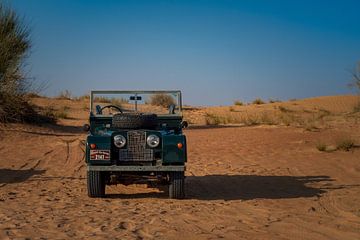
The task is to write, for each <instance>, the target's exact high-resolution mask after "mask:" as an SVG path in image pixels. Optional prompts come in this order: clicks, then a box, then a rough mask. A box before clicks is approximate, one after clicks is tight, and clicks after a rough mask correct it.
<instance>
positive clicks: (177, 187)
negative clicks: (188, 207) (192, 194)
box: [169, 172, 185, 199]
mask: <svg viewBox="0 0 360 240" xmlns="http://www.w3.org/2000/svg"><path fill="white" fill-rule="evenodd" d="M184 197H185V177H184V172H171V173H170V185H169V198H171V199H183V198H184Z"/></svg>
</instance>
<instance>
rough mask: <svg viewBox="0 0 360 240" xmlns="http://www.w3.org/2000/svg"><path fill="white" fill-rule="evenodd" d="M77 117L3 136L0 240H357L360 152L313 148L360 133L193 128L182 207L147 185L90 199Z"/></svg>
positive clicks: (350, 129) (5, 130) (13, 129)
mask: <svg viewBox="0 0 360 240" xmlns="http://www.w3.org/2000/svg"><path fill="white" fill-rule="evenodd" d="M75 105H76V106H78V104H75V103H74V106H75ZM329 106H331V104H329ZM81 111H82V110H81V105H80V107H79V108H78V110H76V111H75V110H74V112H72V113H71V114H73V115H74V116H75V115H76V114H78V115H76V116H81V117H79V118H75V119H70V120H63V121H61V122H60V123H59V124H60V125H59V126H57V127H53V126H51V127H35V126H28V125H19V124H12V125H7V126H2V127H1V128H0V239H25V238H27V239H84V238H89V239H220V238H224V239H319V240H321V239H360V201H359V199H360V184H359V183H360V149H358V148H355V149H353V150H351V151H349V152H344V151H335V152H331V153H326V152H320V151H318V150H317V149H316V147H315V146H316V144H317V143H318V142H320V141H324V142H328V143H329V144H332V143H333V142H335V141H336V139H338V138H341V137H343V136H351V137H352V138H354V139H357V140H360V128H359V126H358V125H357V124H348V125H346V128H341V129H340V128H328V129H326V130H322V131H318V132H311V131H305V130H304V129H302V128H296V127H286V126H256V127H226V126H217V127H212V128H208V127H196V128H189V129H187V130H186V131H185V134H186V136H187V138H188V149H189V150H188V157H189V162H188V164H187V172H186V189H187V191H186V192H187V197H186V199H184V200H171V199H167V196H168V195H167V192H166V188H163V187H159V188H157V187H154V188H150V187H147V186H145V185H130V186H122V185H117V186H111V187H107V193H109V194H108V197H107V198H104V199H91V198H88V197H87V192H86V179H85V175H86V168H85V163H84V159H83V140H84V138H85V136H86V135H85V134H84V133H83V132H81V128H80V126H81V124H82V123H83V122H84V121H85V118H86V116H83V115H82V114H80V113H79V112H81ZM15 143H16V144H15Z"/></svg>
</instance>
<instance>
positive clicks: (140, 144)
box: [119, 131, 154, 162]
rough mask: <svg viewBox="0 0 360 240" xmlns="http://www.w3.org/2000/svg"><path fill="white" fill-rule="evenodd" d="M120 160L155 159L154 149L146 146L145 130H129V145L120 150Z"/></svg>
mask: <svg viewBox="0 0 360 240" xmlns="http://www.w3.org/2000/svg"><path fill="white" fill-rule="evenodd" d="M119 160H120V161H141V162H143V161H153V160H154V151H153V150H152V149H148V148H146V136H145V132H144V131H129V132H128V134H127V147H126V149H120V151H119Z"/></svg>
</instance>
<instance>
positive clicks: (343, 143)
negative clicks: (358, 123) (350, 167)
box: [336, 137, 355, 151]
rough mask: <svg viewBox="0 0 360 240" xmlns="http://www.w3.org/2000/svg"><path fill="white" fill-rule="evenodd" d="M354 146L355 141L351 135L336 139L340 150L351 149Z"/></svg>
mask: <svg viewBox="0 0 360 240" xmlns="http://www.w3.org/2000/svg"><path fill="white" fill-rule="evenodd" d="M354 147H355V141H354V139H352V138H350V137H344V138H340V139H338V140H337V141H336V148H337V149H338V150H343V151H350V150H351V149H352V148H354Z"/></svg>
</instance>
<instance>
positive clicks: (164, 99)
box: [90, 91, 181, 116]
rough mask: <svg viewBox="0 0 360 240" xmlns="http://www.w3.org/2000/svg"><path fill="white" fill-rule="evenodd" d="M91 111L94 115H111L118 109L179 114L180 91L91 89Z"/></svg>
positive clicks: (118, 110) (117, 111)
mask: <svg viewBox="0 0 360 240" xmlns="http://www.w3.org/2000/svg"><path fill="white" fill-rule="evenodd" d="M90 107H91V112H92V113H93V114H95V115H104V116H108V115H113V114H116V113H119V112H120V111H122V112H124V113H126V112H138V113H155V114H158V115H169V114H181V92H180V91H92V92H91V106H90Z"/></svg>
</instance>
